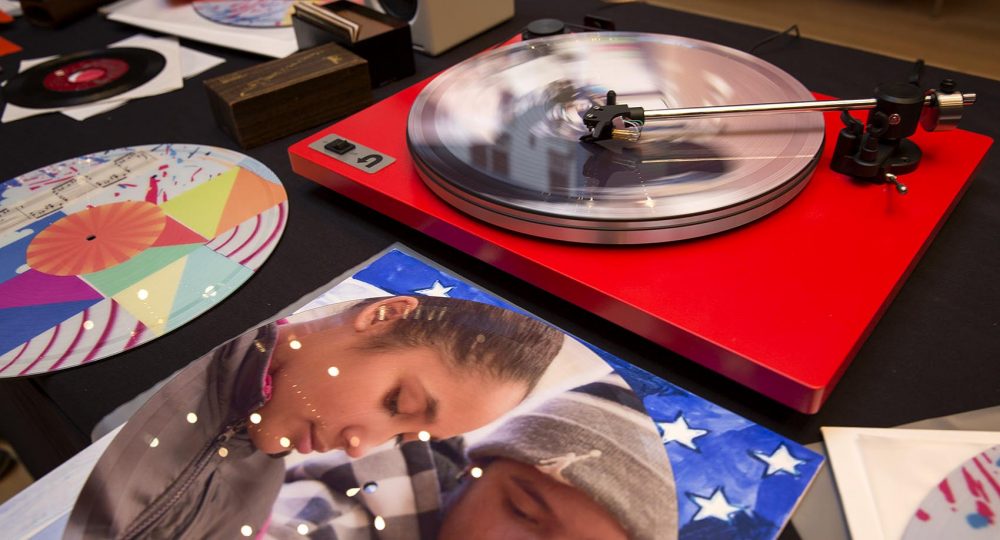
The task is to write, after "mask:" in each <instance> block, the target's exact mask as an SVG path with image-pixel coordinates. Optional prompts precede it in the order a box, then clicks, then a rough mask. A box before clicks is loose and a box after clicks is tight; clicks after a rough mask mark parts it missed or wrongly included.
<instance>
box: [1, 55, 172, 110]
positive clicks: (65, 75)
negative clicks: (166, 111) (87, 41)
mask: <svg viewBox="0 0 1000 540" xmlns="http://www.w3.org/2000/svg"><path fill="white" fill-rule="evenodd" d="M166 62H167V61H166V59H165V58H164V57H163V55H161V54H160V53H158V52H156V51H153V50H150V49H141V48H133V47H112V48H109V49H101V50H95V51H85V52H79V53H74V54H69V55H66V56H60V57H58V58H54V59H52V60H49V61H48V62H43V63H41V64H38V65H37V66H34V67H32V68H30V69H28V70H25V71H24V72H22V73H19V74H18V75H16V76H15V77H13V78H12V79H11V80H10V81H9V82H8V83H7V85H6V86H5V87H3V96H4V98H5V99H6V100H7V101H8V102H9V103H13V104H14V105H19V106H21V107H29V108H33V109H51V108H57V107H69V106H73V105H82V104H84V103H92V102H94V101H100V100H102V99H107V98H109V97H112V96H117V95H119V94H123V93H125V92H127V91H129V90H131V89H133V88H136V87H138V86H140V85H142V84H144V83H146V82H147V81H149V80H151V79H152V78H153V77H156V75H157V74H159V73H160V71H162V70H163V67H164V66H165V65H166Z"/></svg>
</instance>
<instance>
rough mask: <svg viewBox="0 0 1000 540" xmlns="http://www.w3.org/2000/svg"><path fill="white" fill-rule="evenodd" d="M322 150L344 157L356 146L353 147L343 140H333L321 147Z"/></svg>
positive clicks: (352, 144)
mask: <svg viewBox="0 0 1000 540" xmlns="http://www.w3.org/2000/svg"><path fill="white" fill-rule="evenodd" d="M323 148H326V149H327V150H329V151H331V152H333V153H335V154H340V155H344V154H346V153H348V152H350V151H351V150H354V149H355V148H356V146H354V143H351V142H348V141H345V140H344V139H334V140H332V141H330V142H328V143H326V144H325V145H323Z"/></svg>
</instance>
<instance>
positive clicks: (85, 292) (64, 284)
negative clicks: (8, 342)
mask: <svg viewBox="0 0 1000 540" xmlns="http://www.w3.org/2000/svg"><path fill="white" fill-rule="evenodd" d="M103 298H104V297H103V296H101V293H99V292H97V291H95V290H94V289H93V288H92V287H91V286H90V285H87V283H86V282H84V281H83V280H81V279H80V278H78V277H76V276H53V275H50V274H43V273H41V272H37V271H35V270H31V269H29V270H27V271H25V272H24V273H22V274H19V275H17V276H15V277H14V278H12V279H8V280H7V281H4V282H3V283H0V309H2V308H12V307H21V306H32V305H44V304H60V303H63V302H76V301H79V300H94V301H97V300H101V299H103ZM0 329H3V326H0Z"/></svg>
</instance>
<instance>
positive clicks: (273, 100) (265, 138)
mask: <svg viewBox="0 0 1000 540" xmlns="http://www.w3.org/2000/svg"><path fill="white" fill-rule="evenodd" d="M205 89H206V90H207V91H208V100H209V103H210V104H211V106H212V114H214V115H215V120H216V122H218V124H219V127H221V128H222V130H223V131H225V132H226V133H228V134H229V135H231V136H232V137H233V138H234V139H236V142H237V143H239V145H240V146H241V147H242V148H251V147H254V146H258V145H261V144H264V143H266V142H270V141H273V140H275V139H280V138H281V137H284V136H286V135H290V134H292V133H296V132H298V131H302V130H304V129H307V128H310V127H314V126H317V125H320V124H322V123H325V122H329V121H331V120H335V119H337V118H340V117H343V116H347V115H348V114H351V113H353V112H355V111H358V110H360V109H362V108H363V107H366V106H368V105H370V104H371V103H372V93H371V82H370V79H369V76H368V63H367V62H366V61H365V60H364V59H363V58H361V57H360V56H357V55H356V54H354V53H352V52H350V51H348V50H346V49H344V48H343V47H341V46H340V45H337V44H335V43H327V44H325V45H322V46H319V47H315V48H312V49H307V50H304V51H300V52H297V53H295V54H293V55H291V56H289V57H287V58H282V59H280V60H273V61H270V62H265V63H263V64H259V65H256V66H253V67H249V68H246V69H243V70H240V71H236V72H233V73H230V74H228V75H222V76H220V77H216V78H214V79H209V80H207V81H205Z"/></svg>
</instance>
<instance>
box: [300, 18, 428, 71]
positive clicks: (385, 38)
mask: <svg viewBox="0 0 1000 540" xmlns="http://www.w3.org/2000/svg"><path fill="white" fill-rule="evenodd" d="M309 7H310V6H304V7H303V8H302V9H296V11H295V13H293V14H292V26H293V27H294V29H295V40H296V41H297V42H298V45H299V48H300V49H306V48H309V47H315V46H316V45H319V44H321V43H328V42H331V41H332V42H335V43H339V44H340V45H342V46H344V47H346V48H347V49H348V50H350V51H352V52H354V53H356V54H357V55H358V56H360V57H362V58H364V59H365V60H367V61H368V73H369V75H370V76H371V80H372V86H373V87H379V86H382V85H384V84H388V83H390V82H392V81H397V80H399V79H403V78H406V77H409V76H410V75H413V74H414V73H415V72H416V67H415V64H414V61H413V41H412V40H411V39H410V25H409V24H408V23H407V22H406V21H403V20H400V19H397V18H395V17H391V16H389V15H386V14H384V13H379V12H377V11H375V10H373V9H371V8H368V7H366V6H361V5H358V4H355V3H352V2H348V1H346V0H340V1H337V2H333V3H330V4H324V5H316V6H312V8H311V9H307V8H309ZM324 11H325V12H326V13H328V14H329V16H333V18H335V19H346V20H347V21H348V22H349V23H353V24H356V25H357V27H358V31H357V33H356V34H355V35H352V34H351V33H350V32H349V31H347V30H345V29H344V28H342V27H339V26H337V25H336V24H331V23H330V22H329V21H328V20H324V19H323V18H322V15H320V16H315V15H312V13H314V12H315V13H320V14H322V13H324Z"/></svg>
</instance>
